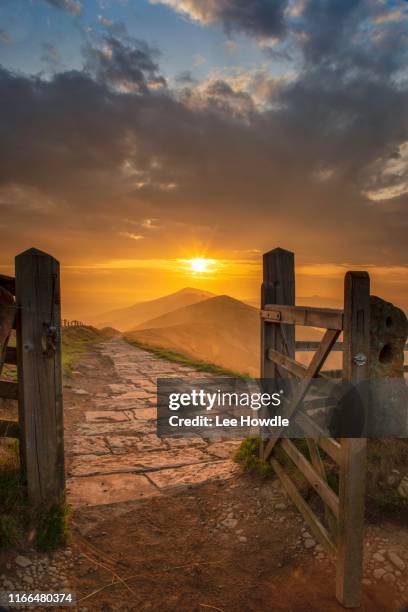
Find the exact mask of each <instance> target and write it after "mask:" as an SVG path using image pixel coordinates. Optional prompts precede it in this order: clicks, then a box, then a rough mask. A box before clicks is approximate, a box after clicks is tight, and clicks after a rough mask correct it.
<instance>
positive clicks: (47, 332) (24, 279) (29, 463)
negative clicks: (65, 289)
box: [15, 249, 65, 508]
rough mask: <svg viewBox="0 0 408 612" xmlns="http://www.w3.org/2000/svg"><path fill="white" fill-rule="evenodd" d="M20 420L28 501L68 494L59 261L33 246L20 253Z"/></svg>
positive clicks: (48, 502)
mask: <svg viewBox="0 0 408 612" xmlns="http://www.w3.org/2000/svg"><path fill="white" fill-rule="evenodd" d="M15 264H16V305H17V308H18V318H17V347H18V355H17V360H18V372H19V376H18V380H19V419H20V430H21V437H20V440H21V456H22V467H23V469H24V473H25V478H26V481H27V491H28V498H29V501H30V502H31V503H32V504H33V505H34V506H39V505H41V506H42V508H44V506H45V507H49V506H51V505H53V504H55V503H58V502H60V501H61V500H62V499H63V497H64V486H65V483H64V430H63V406H62V380H61V338H60V328H61V313H60V273H59V263H58V262H57V261H56V260H55V259H54V258H53V257H51V256H50V255H47V254H46V253H43V252H41V251H38V250H37V249H29V250H28V251H25V252H24V253H21V254H20V255H18V256H17V257H16V260H15Z"/></svg>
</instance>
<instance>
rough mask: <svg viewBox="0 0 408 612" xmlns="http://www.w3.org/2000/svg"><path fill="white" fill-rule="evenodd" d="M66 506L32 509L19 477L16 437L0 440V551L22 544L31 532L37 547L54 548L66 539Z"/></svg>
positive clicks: (67, 531)
mask: <svg viewBox="0 0 408 612" xmlns="http://www.w3.org/2000/svg"><path fill="white" fill-rule="evenodd" d="M69 514H70V513H69V509H68V506H67V505H66V504H65V503H64V502H62V503H60V504H57V505H54V506H53V507H51V508H50V509H49V510H48V511H47V512H44V511H43V510H41V511H37V512H34V511H33V509H32V508H30V506H29V504H28V502H27V496H26V490H25V486H24V484H23V482H22V480H21V471H20V457H19V447H18V440H13V439H11V438H4V439H1V440H0V550H7V549H10V548H13V547H23V546H24V543H25V539H26V537H27V534H28V532H34V533H35V538H34V545H35V547H36V548H37V549H38V550H41V551H47V550H55V549H57V548H60V547H61V546H65V544H66V543H67V541H68V538H69V529H68V519H69Z"/></svg>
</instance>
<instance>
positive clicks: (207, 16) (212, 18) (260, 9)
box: [150, 0, 288, 37]
mask: <svg viewBox="0 0 408 612" xmlns="http://www.w3.org/2000/svg"><path fill="white" fill-rule="evenodd" d="M150 2H151V4H165V5H167V6H170V7H171V8H173V9H174V10H176V11H177V12H179V13H181V14H182V15H186V16H188V17H190V18H191V19H193V20H194V21H197V22H199V23H202V24H204V25H208V24H211V23H217V22H219V23H221V24H222V25H223V27H224V29H225V30H226V31H227V32H229V33H231V32H244V33H245V34H249V35H251V36H257V37H281V36H282V35H283V34H284V32H285V25H284V12H285V9H286V7H287V5H288V0H273V1H271V0H251V1H248V0H150Z"/></svg>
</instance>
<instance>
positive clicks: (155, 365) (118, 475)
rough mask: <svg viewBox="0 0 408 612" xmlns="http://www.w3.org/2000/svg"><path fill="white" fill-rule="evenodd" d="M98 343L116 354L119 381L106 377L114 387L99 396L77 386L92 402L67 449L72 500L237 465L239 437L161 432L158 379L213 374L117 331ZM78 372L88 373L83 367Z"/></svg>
mask: <svg viewBox="0 0 408 612" xmlns="http://www.w3.org/2000/svg"><path fill="white" fill-rule="evenodd" d="M99 350H100V352H101V354H102V355H105V356H108V357H109V358H110V359H111V360H112V362H113V365H114V368H115V372H116V375H117V380H118V381H119V382H114V383H112V384H109V381H107V385H108V389H109V391H108V392H97V393H96V394H94V395H93V396H91V395H90V394H89V392H87V391H86V390H85V389H79V388H76V389H75V390H74V393H76V395H77V396H83V398H82V397H81V399H82V400H83V401H84V402H85V405H86V409H85V410H84V415H83V416H84V418H83V419H82V420H81V421H80V422H78V423H77V424H76V425H75V428H74V429H75V431H74V435H73V436H71V438H72V441H71V443H70V449H69V450H68V452H69V453H70V454H71V461H70V469H69V473H68V479H67V490H68V501H69V503H70V504H72V505H74V506H81V505H100V504H108V503H113V502H123V501H129V500H136V499H139V498H141V497H149V496H153V495H159V494H160V493H162V492H163V491H166V490H169V489H172V488H174V487H180V486H186V485H189V484H198V483H202V482H204V481H207V480H210V479H220V478H221V479H226V478H230V477H231V476H233V475H234V474H235V473H237V471H238V468H237V466H236V464H234V462H233V461H232V460H231V455H232V453H233V451H234V450H235V448H236V447H237V445H238V444H239V442H235V441H225V442H209V441H206V440H203V439H202V438H200V437H196V438H180V439H174V438H173V439H172V438H167V439H161V438H158V437H157V436H156V433H155V429H156V424H155V418H156V379H157V378H160V377H177V376H178V377H179V376H188V377H194V378H206V377H209V376H211V375H209V374H205V373H203V372H199V371H197V370H194V369H193V368H190V367H186V366H181V365H179V364H176V363H172V362H169V361H165V360H163V359H159V358H158V357H155V356H154V355H152V354H151V353H148V352H146V351H143V350H141V349H138V348H136V347H133V346H130V345H129V344H128V343H127V342H125V341H124V340H122V339H118V338H116V339H114V340H111V341H109V342H105V343H103V344H102V345H100V347H99ZM81 366H82V370H84V369H85V372H86V370H87V367H88V373H89V376H92V365H91V364H87V362H86V359H85V360H82V363H81ZM77 374H82V377H83V372H77ZM80 380H83V378H82V379H80Z"/></svg>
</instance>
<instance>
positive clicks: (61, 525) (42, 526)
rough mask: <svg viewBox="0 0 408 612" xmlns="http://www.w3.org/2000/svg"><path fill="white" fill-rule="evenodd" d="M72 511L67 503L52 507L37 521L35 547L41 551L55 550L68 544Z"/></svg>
mask: <svg viewBox="0 0 408 612" xmlns="http://www.w3.org/2000/svg"><path fill="white" fill-rule="evenodd" d="M70 516H71V511H70V509H69V507H68V506H67V504H66V503H65V502H61V503H60V504H56V505H54V506H52V507H51V508H50V509H49V510H48V512H46V513H45V514H44V515H42V516H40V517H39V518H38V519H37V530H36V537H35V541H34V543H35V546H36V548H37V549H38V550H40V551H43V552H45V551H49V550H55V549H56V548H61V547H62V546H65V545H66V544H67V543H68V540H69V535H70V531H69V518H70Z"/></svg>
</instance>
